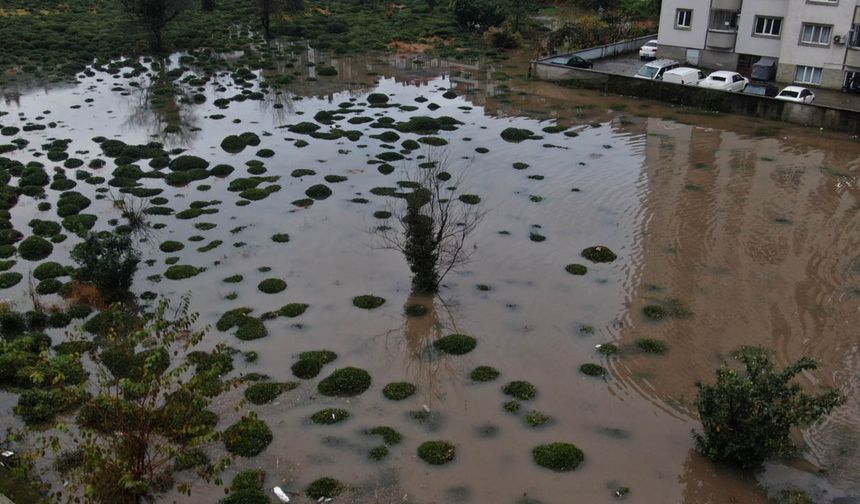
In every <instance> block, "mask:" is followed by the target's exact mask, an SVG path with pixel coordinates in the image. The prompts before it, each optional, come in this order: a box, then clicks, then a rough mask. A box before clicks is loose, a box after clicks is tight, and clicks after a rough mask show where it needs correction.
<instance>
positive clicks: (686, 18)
mask: <svg viewBox="0 0 860 504" xmlns="http://www.w3.org/2000/svg"><path fill="white" fill-rule="evenodd" d="M692 24H693V10H692V9H678V10H676V11H675V28H682V29H685V30H689V29H690V26H692Z"/></svg>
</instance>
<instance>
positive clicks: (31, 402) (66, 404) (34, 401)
mask: <svg viewBox="0 0 860 504" xmlns="http://www.w3.org/2000/svg"><path fill="white" fill-rule="evenodd" d="M88 397H89V394H88V393H87V392H86V391H84V390H82V389H80V388H77V387H62V388H51V389H42V388H36V389H30V390H25V391H24V392H22V393H21V395H20V396H18V404H17V405H16V406H15V408H14V411H15V414H17V415H18V416H20V417H21V420H23V421H24V423H25V424H27V425H44V424H46V423H48V422H50V421H52V420H54V419H55V418H56V417H57V415H60V414H62V413H67V412H69V411H72V410H74V409H75V408H77V407H78V406H80V405H81V404H83V402H84V401H86V400H87V398H88Z"/></svg>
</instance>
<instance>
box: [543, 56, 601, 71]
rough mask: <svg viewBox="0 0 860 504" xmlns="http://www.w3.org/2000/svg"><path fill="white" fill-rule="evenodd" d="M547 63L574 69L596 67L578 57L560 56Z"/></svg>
mask: <svg viewBox="0 0 860 504" xmlns="http://www.w3.org/2000/svg"><path fill="white" fill-rule="evenodd" d="M547 63H552V64H554V65H564V66H569V67H573V68H591V67H593V66H594V63H593V62H591V61H589V60H587V59H585V58H583V57H580V56H576V55H573V56H571V55H567V56H558V57H555V58H552V59H551V60H549V61H547Z"/></svg>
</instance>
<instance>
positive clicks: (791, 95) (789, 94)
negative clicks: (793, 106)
mask: <svg viewBox="0 0 860 504" xmlns="http://www.w3.org/2000/svg"><path fill="white" fill-rule="evenodd" d="M779 96H787V97H788V98H797V91H783V92H782V93H779Z"/></svg>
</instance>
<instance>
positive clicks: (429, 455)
mask: <svg viewBox="0 0 860 504" xmlns="http://www.w3.org/2000/svg"><path fill="white" fill-rule="evenodd" d="M455 453H456V448H455V447H454V445H452V444H451V443H449V442H447V441H425V442H424V443H421V445H420V446H419V447H418V456H419V457H421V460H423V461H424V462H427V463H428V464H432V465H442V464H447V463H448V462H450V461H452V460H454V456H455Z"/></svg>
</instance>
